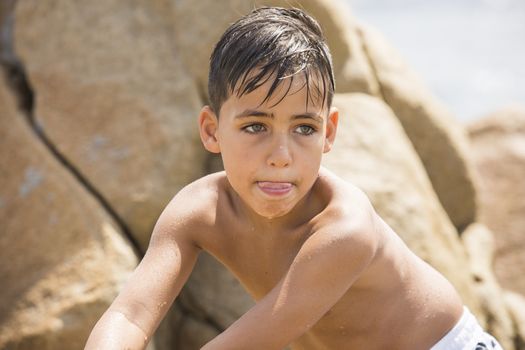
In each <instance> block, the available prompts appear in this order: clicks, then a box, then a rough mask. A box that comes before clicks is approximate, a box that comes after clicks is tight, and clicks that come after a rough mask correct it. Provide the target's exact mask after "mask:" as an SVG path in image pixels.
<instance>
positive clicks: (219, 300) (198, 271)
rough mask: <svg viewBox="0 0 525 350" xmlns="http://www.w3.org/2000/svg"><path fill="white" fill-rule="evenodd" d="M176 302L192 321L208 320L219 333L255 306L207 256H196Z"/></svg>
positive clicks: (237, 284) (230, 275)
mask: <svg viewBox="0 0 525 350" xmlns="http://www.w3.org/2000/svg"><path fill="white" fill-rule="evenodd" d="M180 298H181V304H182V305H183V306H184V308H185V309H186V310H188V311H189V312H190V313H191V314H192V315H194V317H197V318H200V319H201V320H211V321H213V323H214V324H215V325H216V326H217V328H219V329H221V330H224V329H226V328H228V326H229V325H230V324H232V323H233V322H234V321H236V320H237V319H238V318H240V317H241V316H242V315H243V314H244V313H245V312H246V311H248V309H249V308H250V307H252V306H253V305H254V304H255V303H254V301H253V300H252V299H251V297H250V296H249V295H248V294H247V292H246V291H245V290H244V289H243V287H242V286H241V284H240V283H239V281H238V280H237V279H236V278H235V277H234V276H233V275H232V274H231V273H230V272H229V271H228V270H227V269H225V268H224V267H223V266H222V265H221V264H220V263H219V262H217V260H215V259H214V258H213V257H211V256H210V255H209V254H201V255H200V256H199V260H198V263H197V265H196V267H195V268H194V270H193V272H192V274H191V276H190V278H189V280H188V282H187V283H186V286H185V287H184V289H183V290H182V292H181V296H180ZM182 336H184V335H182Z"/></svg>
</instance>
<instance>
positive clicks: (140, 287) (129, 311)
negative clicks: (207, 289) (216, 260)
mask: <svg viewBox="0 0 525 350" xmlns="http://www.w3.org/2000/svg"><path fill="white" fill-rule="evenodd" d="M170 204H171V203H170ZM172 207H173V206H172ZM175 212H176V210H173V208H171V209H170V205H169V206H168V207H167V208H166V210H164V212H163V213H162V215H161V216H160V217H159V220H158V221H157V224H156V225H155V228H154V230H153V233H152V236H151V240H150V244H149V247H148V250H147V252H146V254H145V256H144V258H143V259H142V261H141V262H140V264H139V265H138V266H137V268H136V269H135V271H134V272H133V274H132V275H131V277H130V279H129V280H128V282H127V283H126V285H125V286H124V288H123V289H122V291H121V292H120V294H119V295H118V296H117V298H116V299H115V300H114V301H113V303H112V304H111V306H110V307H109V309H108V310H107V311H106V312H105V313H104V314H103V315H102V317H101V318H100V320H99V321H98V322H97V324H96V325H95V327H94V328H93V330H92V332H91V335H90V336H89V339H88V341H87V344H86V346H85V350H90V349H105V350H109V349H144V348H145V347H146V345H147V343H148V342H149V341H150V338H151V336H152V335H153V333H154V332H155V330H156V328H157V327H158V325H159V323H160V321H161V320H162V318H163V317H164V316H165V314H166V312H167V311H168V309H169V307H170V306H171V304H172V303H173V301H174V299H175V297H176V296H177V295H178V294H179V292H180V290H181V289H182V286H183V285H184V283H185V282H186V280H187V279H188V276H189V275H190V273H191V270H192V269H193V266H194V265H195V261H196V259H197V256H198V252H199V248H198V247H197V246H196V245H195V244H194V243H193V241H192V239H191V237H190V236H189V234H188V232H186V231H185V230H183V229H181V228H180V227H188V225H184V224H183V225H176V224H174V222H182V221H183V220H181V218H180V217H177V219H176V220H175V214H173V213H175Z"/></svg>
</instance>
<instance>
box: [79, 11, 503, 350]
mask: <svg viewBox="0 0 525 350" xmlns="http://www.w3.org/2000/svg"><path fill="white" fill-rule="evenodd" d="M334 86H335V84H334V78H333V72H332V65H331V58H330V53H329V51H328V48H327V46H326V43H325V39H324V38H323V35H322V33H321V29H320V27H319V25H318V24H317V22H315V20H314V19H312V18H311V17H309V16H308V15H307V14H305V13H304V12H302V11H300V10H297V9H282V8H260V9H257V10H254V11H253V12H252V13H250V14H249V15H247V16H245V17H244V18H241V19H240V20H239V21H237V22H236V23H234V24H233V25H232V26H231V27H230V28H229V29H228V30H227V31H226V32H225V33H224V35H223V37H222V38H221V39H220V41H219V42H218V43H217V45H216V47H215V50H214V52H213V54H212V57H211V68H210V75H209V86H208V88H209V94H210V106H205V107H204V108H203V109H202V111H201V113H200V116H199V126H200V135H201V139H202V142H203V144H204V147H205V148H206V149H207V150H209V151H211V152H215V153H221V156H222V159H223V163H224V168H225V171H224V172H219V173H216V174H212V175H208V176H206V177H204V178H202V179H199V180H197V181H195V182H194V183H192V184H190V185H188V186H187V187H185V188H184V189H183V190H181V191H180V192H179V193H178V194H177V195H176V196H175V197H174V198H173V199H172V201H171V202H170V203H169V204H168V206H167V207H166V208H165V210H164V212H163V213H162V214H161V216H160V218H159V219H158V222H157V224H156V225H155V228H154V231H153V234H152V237H151V241H150V245H149V247H148V251H147V252H146V255H145V256H144V259H143V260H142V262H141V263H140V265H139V266H138V267H137V269H136V271H135V272H134V274H133V275H132V277H131V278H130V281H129V282H128V283H127V285H126V286H125V287H124V288H123V290H122V291H121V293H120V295H119V296H118V297H117V298H116V299H115V301H114V302H113V304H112V305H111V306H110V308H109V309H108V310H107V311H106V313H105V314H104V315H103V316H102V318H101V319H100V320H99V322H98V323H97V325H96V326H95V328H94V329H93V332H92V334H91V336H90V338H89V340H88V343H87V345H86V349H143V348H144V347H145V345H146V344H147V342H148V340H149V339H150V337H151V335H152V334H153V333H154V331H155V329H156V328H157V326H158V324H159V322H160V321H161V319H162V318H163V317H164V315H165V313H166V312H167V310H168V308H169V306H170V305H171V304H172V302H173V301H174V299H175V297H176V296H177V295H178V294H179V292H180V290H181V288H182V287H183V285H184V283H185V282H186V280H187V278H188V276H189V275H190V273H191V270H192V268H193V266H194V264H195V261H196V259H197V255H198V253H199V251H201V250H205V251H207V252H209V253H210V254H211V255H213V256H215V257H216V258H217V259H218V260H219V261H221V262H222V263H223V264H224V265H225V266H227V267H228V268H229V269H230V271H232V272H233V273H234V274H235V275H236V276H237V278H238V279H239V280H240V281H241V283H242V285H243V286H244V287H245V288H246V290H247V291H248V292H249V293H250V294H251V295H252V296H253V298H254V299H255V300H256V301H257V303H256V305H255V306H254V307H253V308H251V309H250V310H249V311H248V312H246V313H245V314H244V315H243V316H242V317H241V318H240V319H239V320H237V321H236V322H235V323H234V324H233V325H231V326H230V327H229V328H228V329H227V330H226V331H224V332H223V333H222V334H220V335H219V336H217V337H216V338H215V339H213V340H212V341H211V342H209V343H208V344H206V345H205V346H204V347H203V349H205V350H215V349H228V350H231V349H264V350H268V349H282V348H284V347H285V346H287V345H289V344H290V345H291V347H292V349H368V350H372V349H403V350H406V349H431V348H432V349H472V350H474V349H477V347H481V348H490V349H496V348H498V346H499V345H498V344H497V343H496V341H495V340H494V339H493V338H492V337H491V336H490V335H488V334H486V333H484V332H483V331H482V330H481V328H480V327H479V325H478V324H477V322H476V320H475V319H474V317H473V316H472V315H471V314H470V313H469V312H468V310H467V309H466V308H464V307H463V304H462V302H461V300H460V298H459V296H458V294H457V293H456V291H455V290H454V288H453V287H452V285H451V284H450V283H449V282H448V281H447V280H446V279H445V278H444V277H443V276H441V275H440V274H439V273H438V272H437V271H436V270H434V269H433V268H432V267H430V266H429V265H428V264H426V263H425V262H424V261H422V260H421V259H419V258H418V257H417V256H415V255H414V254H413V253H412V252H411V251H410V250H409V249H408V248H407V247H406V246H405V244H404V243H403V242H402V241H401V239H400V238H399V237H398V236H397V235H396V234H395V233H394V232H393V231H392V229H391V228H390V227H389V226H388V225H387V224H386V223H385V222H384V221H383V220H382V219H381V218H380V217H379V216H378V215H377V214H376V213H375V211H374V209H373V208H372V206H371V204H370V202H369V201H368V199H367V197H366V196H365V195H364V194H363V192H362V191H360V190H359V189H357V188H356V187H354V186H353V185H351V184H349V183H347V182H344V181H342V180H341V179H339V178H338V177H336V176H335V175H334V174H332V173H330V172H329V171H328V170H326V169H323V168H321V167H320V163H321V157H322V154H323V153H324V152H328V151H330V148H331V147H332V144H333V142H334V139H335V135H336V129H337V121H338V112H337V110H336V109H335V108H333V107H331V102H332V97H333V94H334ZM483 346H485V347H483Z"/></svg>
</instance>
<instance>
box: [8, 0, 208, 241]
mask: <svg viewBox="0 0 525 350" xmlns="http://www.w3.org/2000/svg"><path fill="white" fill-rule="evenodd" d="M168 14H172V11H171V2H170V1H169V0H155V1H151V2H147V3H144V2H140V1H132V2H130V1H125V2H122V1H117V0H111V1H104V2H101V3H96V4H95V3H92V2H79V3H76V2H70V1H67V0H57V1H53V2H45V1H44V2H42V1H31V0H20V1H18V3H17V6H16V21H15V25H16V28H15V34H16V39H15V49H16V52H17V53H18V54H19V55H20V56H21V58H22V60H23V62H24V64H25V68H26V72H27V75H28V79H29V81H30V83H31V86H32V88H33V90H34V92H35V96H36V100H35V110H34V116H35V119H36V121H37V124H38V126H39V128H40V129H41V130H42V132H43V133H44V134H45V135H46V137H47V138H48V139H49V141H50V143H51V144H52V145H53V146H54V147H56V150H57V152H58V153H59V154H61V155H62V156H63V157H64V159H65V160H66V161H67V162H68V163H69V164H70V165H71V166H72V167H73V168H74V169H76V170H77V172H78V173H79V174H81V176H82V177H83V178H84V180H85V181H86V183H89V184H90V185H91V186H92V187H93V188H94V190H95V191H96V192H98V193H99V194H100V196H101V197H102V198H104V200H105V201H107V203H108V205H109V206H110V207H111V208H113V209H114V210H115V212H116V213H117V214H118V216H119V217H120V218H121V219H122V221H123V222H125V223H126V225H127V226H128V227H129V229H130V231H131V232H132V234H133V235H134V236H135V238H136V240H137V241H138V242H139V244H140V246H141V248H142V250H143V251H144V250H145V249H146V247H147V244H148V241H149V236H150V234H151V231H152V229H153V225H154V224H155V221H156V219H157V218H158V215H159V213H160V212H161V211H162V209H163V208H164V207H165V205H166V204H167V202H168V201H169V199H170V198H171V197H172V196H173V195H174V194H175V193H176V192H177V191H178V190H179V189H180V188H182V187H183V186H184V185H186V184H187V183H189V182H191V181H192V180H194V179H196V178H198V177H199V176H201V175H203V174H204V169H203V166H204V162H205V157H206V155H205V151H204V149H203V147H202V145H201V142H200V139H199V136H198V128H197V127H196V125H197V123H196V118H197V115H198V113H199V110H200V108H201V101H200V99H199V96H198V92H197V89H196V87H195V85H194V83H193V80H192V78H191V77H190V76H189V75H188V73H187V72H186V70H185V69H184V67H183V65H182V63H181V59H180V53H179V52H178V51H177V50H176V48H175V46H174V43H173V34H174V33H173V29H172V26H171V22H169V21H170V20H171V21H172V20H173V19H172V18H171V17H169V15H168Z"/></svg>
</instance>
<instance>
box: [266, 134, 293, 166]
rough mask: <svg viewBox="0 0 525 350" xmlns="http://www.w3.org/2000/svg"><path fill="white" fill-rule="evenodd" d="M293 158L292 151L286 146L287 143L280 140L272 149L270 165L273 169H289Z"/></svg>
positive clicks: (269, 159)
mask: <svg viewBox="0 0 525 350" xmlns="http://www.w3.org/2000/svg"><path fill="white" fill-rule="evenodd" d="M291 162H292V157H291V154H290V149H289V148H288V145H287V144H286V141H284V140H280V141H279V142H277V143H276V144H275V146H274V147H273V148H272V152H271V153H270V155H269V157H268V165H270V166H272V167H279V168H283V167H287V166H289V165H290V164H291Z"/></svg>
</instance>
